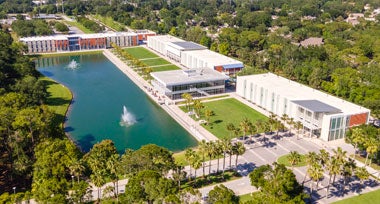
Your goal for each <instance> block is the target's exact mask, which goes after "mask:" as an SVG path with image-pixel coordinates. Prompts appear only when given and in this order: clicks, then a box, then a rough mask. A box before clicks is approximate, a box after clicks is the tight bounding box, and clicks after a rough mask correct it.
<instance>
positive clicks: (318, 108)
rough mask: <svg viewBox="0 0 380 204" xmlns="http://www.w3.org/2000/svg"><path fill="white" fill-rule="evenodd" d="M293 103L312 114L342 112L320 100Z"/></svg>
mask: <svg viewBox="0 0 380 204" xmlns="http://www.w3.org/2000/svg"><path fill="white" fill-rule="evenodd" d="M292 102H293V103H295V104H297V105H299V106H302V107H304V108H306V109H308V110H310V111H312V112H315V113H321V112H327V113H336V112H341V110H340V109H338V108H335V107H334V106H330V105H328V104H326V103H323V102H321V101H318V100H297V101H292Z"/></svg>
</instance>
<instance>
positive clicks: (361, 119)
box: [349, 113, 368, 127]
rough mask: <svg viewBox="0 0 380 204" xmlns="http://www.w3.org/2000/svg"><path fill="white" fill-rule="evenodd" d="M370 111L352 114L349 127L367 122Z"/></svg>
mask: <svg viewBox="0 0 380 204" xmlns="http://www.w3.org/2000/svg"><path fill="white" fill-rule="evenodd" d="M367 117H368V113H361V114H356V115H351V117H350V124H349V127H352V126H356V125H361V124H364V123H366V122H367Z"/></svg>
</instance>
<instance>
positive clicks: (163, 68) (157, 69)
mask: <svg viewBox="0 0 380 204" xmlns="http://www.w3.org/2000/svg"><path fill="white" fill-rule="evenodd" d="M178 69H179V67H177V66H175V65H165V66H160V67H152V70H153V71H154V72H162V71H170V70H178Z"/></svg>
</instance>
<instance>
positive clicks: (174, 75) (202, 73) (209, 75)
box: [150, 68, 229, 86]
mask: <svg viewBox="0 0 380 204" xmlns="http://www.w3.org/2000/svg"><path fill="white" fill-rule="evenodd" d="M150 75H151V76H152V77H153V78H154V79H156V80H157V81H159V82H160V83H162V84H164V85H166V86H174V85H181V84H192V83H201V82H209V81H217V80H227V79H229V77H228V76H226V75H224V74H222V73H220V72H218V71H215V70H212V69H209V68H204V69H189V70H172V71H163V72H152V73H150Z"/></svg>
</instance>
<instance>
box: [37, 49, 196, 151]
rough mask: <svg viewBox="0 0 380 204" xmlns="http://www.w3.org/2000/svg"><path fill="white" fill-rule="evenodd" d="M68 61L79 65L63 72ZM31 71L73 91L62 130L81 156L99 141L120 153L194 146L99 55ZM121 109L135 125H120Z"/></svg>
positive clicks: (42, 62) (55, 61)
mask: <svg viewBox="0 0 380 204" xmlns="http://www.w3.org/2000/svg"><path fill="white" fill-rule="evenodd" d="M72 60H75V61H76V62H77V63H78V64H79V66H78V67H77V68H75V69H71V68H68V64H69V63H70V62H71V61H72ZM37 67H38V70H39V71H40V72H41V73H42V74H44V75H45V76H48V77H50V78H52V79H54V80H56V81H57V82H60V83H62V84H64V85H65V86H67V87H68V88H69V89H70V90H71V91H72V92H73V94H74V101H73V104H72V105H71V107H70V111H69V113H68V116H67V121H66V123H65V131H66V132H67V133H68V134H69V135H70V136H71V138H72V139H73V140H74V141H75V142H76V143H77V144H78V145H79V146H80V147H81V149H82V150H84V151H89V150H90V148H91V147H92V145H93V144H95V143H97V142H99V141H101V140H104V139H111V140H113V141H114V143H115V145H116V148H117V149H118V151H119V152H121V153H122V152H124V150H125V149H126V148H131V149H138V148H140V147H141V146H142V145H145V144H149V143H152V144H157V145H159V146H163V147H166V148H168V149H169V150H171V151H174V152H175V151H180V150H184V149H186V148H187V147H191V146H194V145H196V140H195V139H194V138H193V137H192V136H191V135H190V134H189V133H188V132H187V131H186V130H185V129H183V128H182V127H181V126H180V125H179V124H178V123H177V122H176V121H174V120H173V119H172V118H171V117H170V116H169V115H168V114H167V113H166V112H165V111H164V110H163V109H162V108H161V107H160V106H159V105H157V104H155V103H154V102H153V101H151V99H149V97H148V96H146V95H145V93H144V92H143V91H141V90H140V89H139V88H138V87H137V86H136V85H135V84H134V83H133V82H132V81H131V80H130V79H129V78H128V77H127V76H126V75H124V74H123V73H122V72H121V71H120V70H119V69H118V68H117V67H116V66H115V65H114V64H113V63H111V62H110V61H109V60H108V59H107V58H106V57H104V55H102V54H92V55H81V56H62V57H54V58H41V59H39V60H38V61H37ZM123 106H125V107H126V108H127V109H128V111H129V112H131V113H132V114H133V115H134V116H135V118H136V120H137V122H136V123H135V124H133V125H131V126H123V125H121V124H120V122H121V115H122V113H123Z"/></svg>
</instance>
